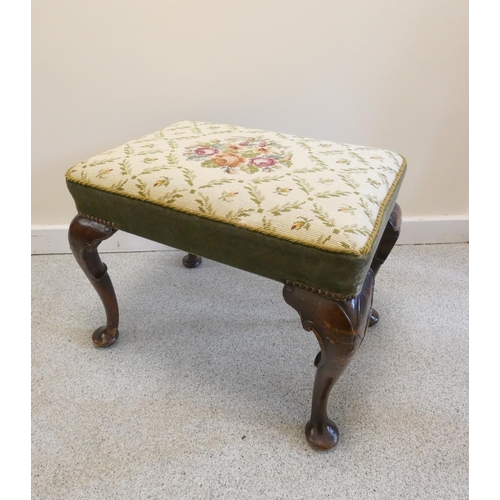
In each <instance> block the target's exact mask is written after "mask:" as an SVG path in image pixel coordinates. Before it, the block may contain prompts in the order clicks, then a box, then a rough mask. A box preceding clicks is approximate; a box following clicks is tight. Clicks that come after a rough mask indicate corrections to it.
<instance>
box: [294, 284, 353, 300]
mask: <svg viewBox="0 0 500 500" xmlns="http://www.w3.org/2000/svg"><path fill="white" fill-rule="evenodd" d="M285 285H287V286H291V287H295V288H300V289H302V290H306V291H308V292H312V293H315V294H317V295H321V296H323V297H328V298H329V299H333V300H351V299H355V298H356V295H343V294H341V293H333V292H327V291H326V290H319V289H317V288H314V287H312V286H309V285H303V284H302V283H299V282H298V281H292V280H285Z"/></svg>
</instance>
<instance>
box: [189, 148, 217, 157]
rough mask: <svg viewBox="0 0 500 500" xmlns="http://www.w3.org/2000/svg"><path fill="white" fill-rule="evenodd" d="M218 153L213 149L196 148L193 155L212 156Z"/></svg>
mask: <svg viewBox="0 0 500 500" xmlns="http://www.w3.org/2000/svg"><path fill="white" fill-rule="evenodd" d="M218 152H219V150H218V149H214V148H196V149H195V150H194V154H195V155H198V156H212V155H215V154H217V153H218Z"/></svg>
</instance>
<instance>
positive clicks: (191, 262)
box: [182, 253, 203, 268]
mask: <svg viewBox="0 0 500 500" xmlns="http://www.w3.org/2000/svg"><path fill="white" fill-rule="evenodd" d="M202 260H203V259H202V258H201V257H199V256H198V255H195V254H194V253H188V254H187V255H185V256H184V257H183V258H182V263H183V264H184V266H185V267H188V268H193V267H198V266H199V265H200V264H201V261H202Z"/></svg>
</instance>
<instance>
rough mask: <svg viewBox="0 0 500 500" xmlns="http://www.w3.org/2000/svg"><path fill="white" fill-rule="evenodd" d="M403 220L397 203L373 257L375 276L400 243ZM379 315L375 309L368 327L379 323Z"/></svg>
mask: <svg viewBox="0 0 500 500" xmlns="http://www.w3.org/2000/svg"><path fill="white" fill-rule="evenodd" d="M402 220H403V213H402V211H401V207H400V206H399V205H398V204H397V203H396V204H395V205H394V209H393V211H392V213H391V216H390V218H389V221H388V222H387V225H386V226H385V229H384V233H383V234H382V238H381V239H380V243H379V244H378V247H377V250H376V251H375V256H374V257H373V260H372V263H371V269H372V271H373V274H374V275H375V276H376V275H377V273H378V272H379V270H380V267H381V266H382V264H383V263H384V262H385V261H386V259H387V257H389V254H390V253H391V251H392V249H393V248H394V245H395V244H396V242H397V241H398V238H399V235H400V234H401V222H402ZM378 320H379V314H378V312H377V311H376V310H375V309H372V311H371V313H370V322H369V324H368V326H375V325H376V324H377V323H378Z"/></svg>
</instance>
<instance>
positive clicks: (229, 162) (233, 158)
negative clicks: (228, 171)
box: [213, 153, 245, 167]
mask: <svg viewBox="0 0 500 500" xmlns="http://www.w3.org/2000/svg"><path fill="white" fill-rule="evenodd" d="M213 161H214V162H215V163H217V165H219V166H221V167H237V166H238V165H239V164H240V163H243V162H244V161H245V159H244V158H242V157H241V156H238V155H235V154H232V153H227V154H222V155H217V156H215V157H214V158H213Z"/></svg>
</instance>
